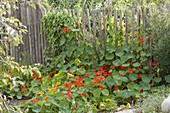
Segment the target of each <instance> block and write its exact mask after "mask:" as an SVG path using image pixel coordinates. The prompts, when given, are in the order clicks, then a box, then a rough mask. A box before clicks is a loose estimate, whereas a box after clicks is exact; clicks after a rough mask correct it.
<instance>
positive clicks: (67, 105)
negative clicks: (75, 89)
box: [59, 101, 69, 109]
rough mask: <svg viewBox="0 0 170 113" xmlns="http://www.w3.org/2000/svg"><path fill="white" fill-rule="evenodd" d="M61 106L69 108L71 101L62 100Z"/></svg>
mask: <svg viewBox="0 0 170 113" xmlns="http://www.w3.org/2000/svg"><path fill="white" fill-rule="evenodd" d="M59 106H60V107H62V108H64V109H69V103H68V102H66V101H60V103H59Z"/></svg>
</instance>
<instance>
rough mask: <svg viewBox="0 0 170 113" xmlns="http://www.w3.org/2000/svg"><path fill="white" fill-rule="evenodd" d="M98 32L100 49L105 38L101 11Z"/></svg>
mask: <svg viewBox="0 0 170 113" xmlns="http://www.w3.org/2000/svg"><path fill="white" fill-rule="evenodd" d="M98 30H99V40H100V47H102V45H103V37H102V14H101V10H98Z"/></svg>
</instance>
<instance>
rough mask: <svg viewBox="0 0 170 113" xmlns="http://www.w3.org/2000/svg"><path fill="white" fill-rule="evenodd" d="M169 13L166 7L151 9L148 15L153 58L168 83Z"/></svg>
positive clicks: (169, 52)
mask: <svg viewBox="0 0 170 113" xmlns="http://www.w3.org/2000/svg"><path fill="white" fill-rule="evenodd" d="M169 18H170V13H169V12H168V10H167V8H164V9H159V8H158V9H156V10H154V11H153V10H151V12H150V16H148V18H147V20H148V24H149V26H150V27H149V29H148V31H149V32H148V33H149V36H150V38H152V39H153V42H152V50H153V54H154V55H153V58H154V60H156V61H158V74H160V75H161V76H162V78H164V79H165V81H166V82H168V83H170V71H169V70H170V45H169V43H170V33H169V30H170V22H169Z"/></svg>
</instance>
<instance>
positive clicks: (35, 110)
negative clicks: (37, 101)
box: [32, 106, 41, 113]
mask: <svg viewBox="0 0 170 113" xmlns="http://www.w3.org/2000/svg"><path fill="white" fill-rule="evenodd" d="M32 111H33V112H35V113H39V112H40V111H41V107H40V106H33V108H32Z"/></svg>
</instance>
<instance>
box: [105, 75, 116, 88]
mask: <svg viewBox="0 0 170 113" xmlns="http://www.w3.org/2000/svg"><path fill="white" fill-rule="evenodd" d="M105 82H106V84H107V85H108V86H109V87H110V88H111V87H112V86H113V84H114V79H113V78H112V77H111V76H109V77H107V78H106V80H105Z"/></svg>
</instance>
